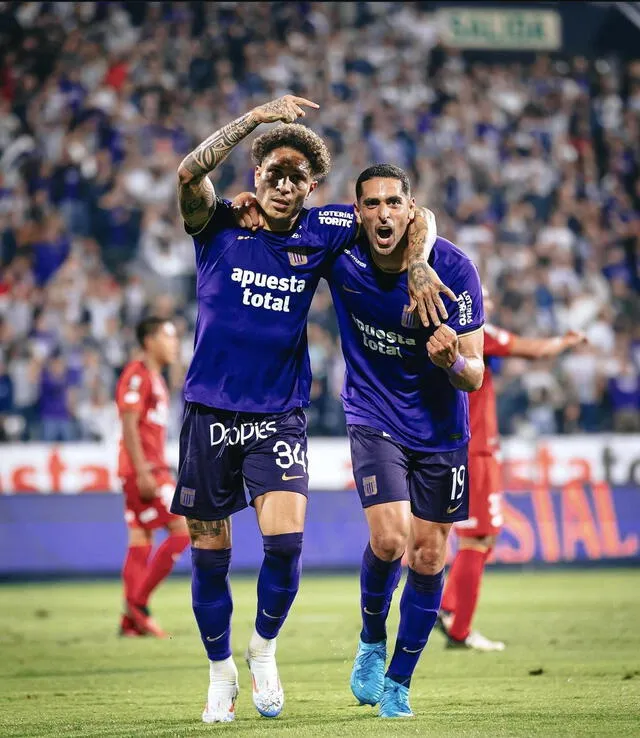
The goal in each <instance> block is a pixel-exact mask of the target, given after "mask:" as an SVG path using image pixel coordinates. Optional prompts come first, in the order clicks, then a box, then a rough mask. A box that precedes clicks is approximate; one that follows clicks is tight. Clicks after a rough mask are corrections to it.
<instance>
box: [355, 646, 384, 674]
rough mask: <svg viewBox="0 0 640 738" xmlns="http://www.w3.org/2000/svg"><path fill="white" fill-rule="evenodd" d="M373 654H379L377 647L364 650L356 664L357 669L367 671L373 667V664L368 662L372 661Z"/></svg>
mask: <svg viewBox="0 0 640 738" xmlns="http://www.w3.org/2000/svg"><path fill="white" fill-rule="evenodd" d="M374 656H380V651H379V649H377V648H376V649H374V650H371V651H364V652H363V653H362V654H361V655H360V659H359V664H358V671H360V672H362V671H367V670H369V669H373V664H371V663H370V662H371V661H373V657H374Z"/></svg>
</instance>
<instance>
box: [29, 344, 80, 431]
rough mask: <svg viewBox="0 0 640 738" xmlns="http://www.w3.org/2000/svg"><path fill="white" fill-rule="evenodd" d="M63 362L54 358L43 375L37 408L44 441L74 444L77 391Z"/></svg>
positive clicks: (62, 359) (56, 357) (50, 360)
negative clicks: (75, 393) (75, 396)
mask: <svg viewBox="0 0 640 738" xmlns="http://www.w3.org/2000/svg"><path fill="white" fill-rule="evenodd" d="M69 379H70V378H69V369H68V367H67V364H66V362H65V360H64V358H63V357H62V356H61V355H59V354H54V355H53V356H51V357H50V358H49V360H48V361H47V364H46V366H44V367H43V368H42V371H41V373H40V397H39V398H38V406H39V411H40V422H41V424H42V431H41V438H42V440H43V441H74V440H76V438H77V431H76V427H75V423H74V413H75V406H74V388H73V385H72V384H71V382H70V381H69Z"/></svg>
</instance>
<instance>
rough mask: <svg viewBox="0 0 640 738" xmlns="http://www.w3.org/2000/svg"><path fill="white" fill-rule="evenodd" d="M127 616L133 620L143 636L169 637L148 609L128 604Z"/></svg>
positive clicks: (131, 603)
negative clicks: (146, 634)
mask: <svg viewBox="0 0 640 738" xmlns="http://www.w3.org/2000/svg"><path fill="white" fill-rule="evenodd" d="M127 615H128V616H129V617H130V618H131V620H132V621H133V623H134V625H135V627H136V628H137V629H138V630H139V631H141V632H142V633H143V634H145V633H150V634H151V635H153V636H155V637H156V638H167V637H168V633H166V632H165V631H164V630H162V628H161V627H160V626H159V625H158V623H157V622H156V621H155V620H154V619H153V618H152V617H151V613H150V612H149V608H148V607H145V606H143V605H134V604H133V602H127Z"/></svg>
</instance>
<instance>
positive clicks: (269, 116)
mask: <svg viewBox="0 0 640 738" xmlns="http://www.w3.org/2000/svg"><path fill="white" fill-rule="evenodd" d="M302 105H306V106H307V107H309V108H315V109H316V110H317V109H318V108H319V107H320V106H319V105H318V104H317V103H314V102H311V100H307V99H306V98H304V97H296V96H295V95H284V96H283V97H279V98H278V99H277V100H272V101H271V102H268V103H265V104H264V105H258V107H256V108H254V109H253V110H252V111H251V114H252V115H253V117H254V118H255V119H256V120H257V121H258V123H275V122H276V121H278V120H281V121H282V122H283V123H293V122H294V121H296V120H297V119H298V118H304V116H305V111H304V110H303V109H302V107H301V106H302Z"/></svg>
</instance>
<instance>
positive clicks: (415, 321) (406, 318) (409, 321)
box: [400, 305, 420, 328]
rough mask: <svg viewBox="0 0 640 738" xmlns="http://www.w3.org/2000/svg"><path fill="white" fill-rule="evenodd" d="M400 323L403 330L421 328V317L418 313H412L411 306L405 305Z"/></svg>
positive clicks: (415, 311)
mask: <svg viewBox="0 0 640 738" xmlns="http://www.w3.org/2000/svg"><path fill="white" fill-rule="evenodd" d="M400 323H401V325H402V327H403V328H419V327H420V316H419V315H418V311H417V310H414V311H413V312H410V311H409V306H408V305H405V306H404V307H403V308H402V318H401V319H400Z"/></svg>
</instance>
